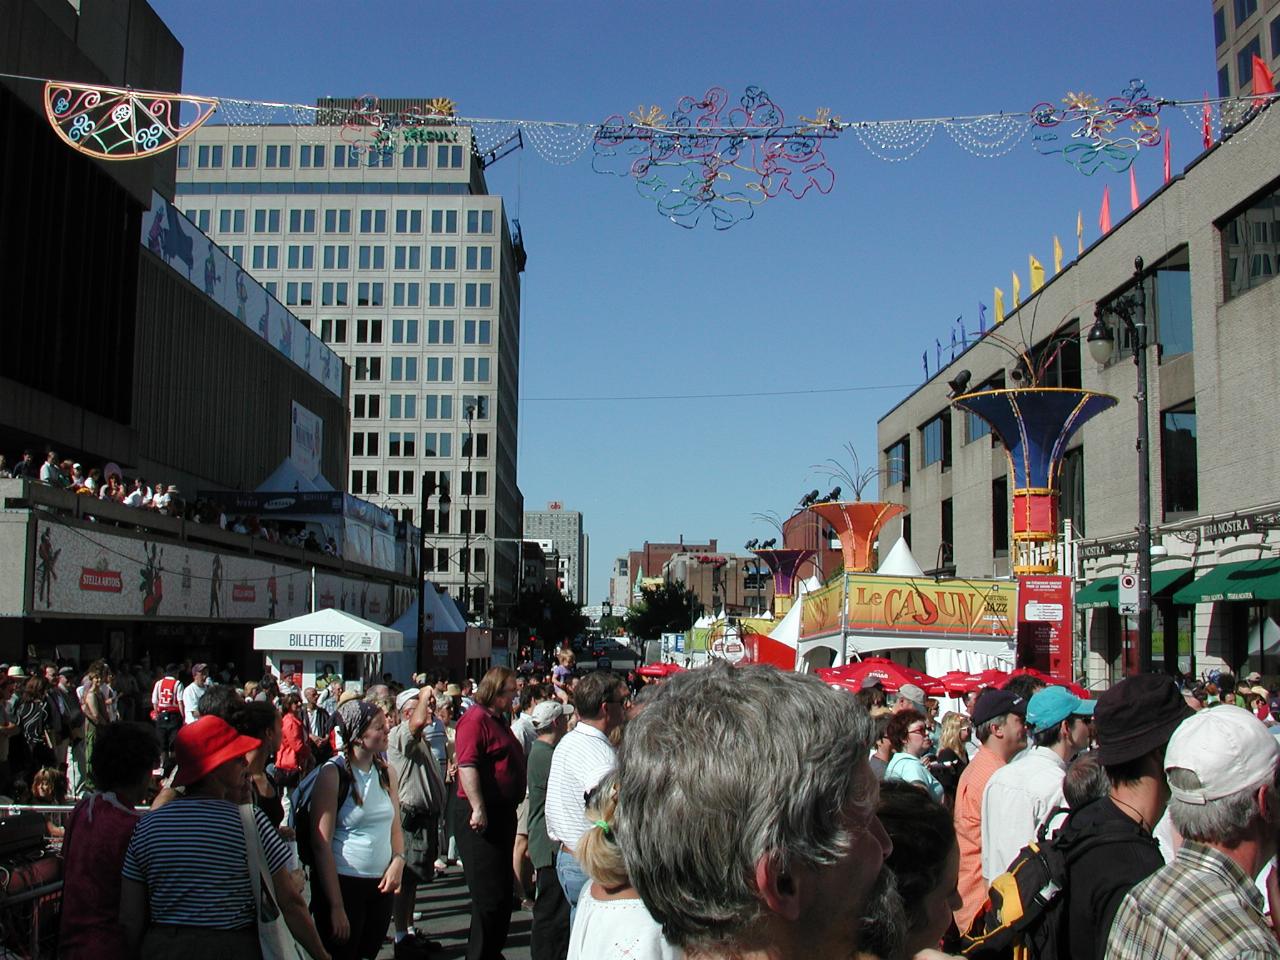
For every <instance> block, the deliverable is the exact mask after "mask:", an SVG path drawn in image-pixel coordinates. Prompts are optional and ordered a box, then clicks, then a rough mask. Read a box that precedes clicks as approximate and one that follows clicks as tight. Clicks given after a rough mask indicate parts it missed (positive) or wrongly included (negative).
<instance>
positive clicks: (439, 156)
mask: <svg viewBox="0 0 1280 960" xmlns="http://www.w3.org/2000/svg"><path fill="white" fill-rule="evenodd" d="M436 166H437V167H439V168H440V169H442V170H449V169H453V170H458V169H461V168H462V147H451V146H446V145H443V144H442V145H441V146H438V147H436Z"/></svg>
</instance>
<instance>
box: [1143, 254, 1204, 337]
mask: <svg viewBox="0 0 1280 960" xmlns="http://www.w3.org/2000/svg"><path fill="white" fill-rule="evenodd" d="M1154 289H1155V297H1154V298H1153V300H1148V304H1149V305H1152V306H1154V312H1152V313H1151V316H1153V318H1154V321H1155V336H1156V340H1157V342H1158V343H1159V344H1160V359H1161V360H1162V361H1163V360H1167V359H1170V358H1172V357H1180V356H1182V355H1183V354H1185V353H1190V352H1191V351H1192V349H1193V342H1192V324H1191V267H1190V261H1189V260H1188V257H1187V251H1186V250H1185V249H1183V250H1182V251H1180V252H1179V253H1178V254H1175V255H1174V256H1173V257H1171V258H1170V259H1169V261H1167V262H1166V263H1163V264H1161V265H1160V266H1159V267H1157V268H1156V272H1155V288H1154Z"/></svg>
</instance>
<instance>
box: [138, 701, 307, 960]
mask: <svg viewBox="0 0 1280 960" xmlns="http://www.w3.org/2000/svg"><path fill="white" fill-rule="evenodd" d="M261 744H262V741H261V740H258V739H256V738H254V737H246V736H244V735H243V734H239V733H237V732H236V731H235V728H233V727H232V726H231V725H230V724H229V723H227V722H226V721H225V720H223V719H222V718H221V717H215V716H203V717H201V718H200V719H199V720H197V721H196V722H195V723H189V724H187V725H186V726H185V727H183V728H182V729H181V730H180V731H178V735H177V737H176V738H175V743H174V747H175V753H176V755H177V760H178V772H177V774H176V775H175V777H174V781H173V782H174V786H176V787H185V788H186V789H185V792H184V793H182V794H181V795H180V796H177V797H175V798H174V799H173V800H171V801H170V802H169V803H167V804H165V805H164V806H163V807H161V808H160V809H159V810H153V811H152V812H151V813H149V814H147V815H146V816H145V817H143V818H142V820H141V821H139V823H138V826H137V828H136V829H135V830H134V832H133V837H132V839H131V840H130V841H129V847H128V849H127V850H126V851H125V856H124V866H123V868H122V869H121V876H122V877H123V878H124V879H123V882H122V887H121V894H120V922H121V924H122V925H123V926H124V929H125V935H126V941H127V944H128V948H129V950H128V955H129V956H131V957H140V958H142V960H173V958H175V957H181V958H182V960H227V958H229V957H236V958H241V957H248V958H256V957H261V956H262V951H261V948H260V947H259V943H258V929H257V909H256V908H257V897H256V895H255V892H254V890H253V885H252V882H251V879H250V876H251V875H250V870H249V857H250V856H256V853H250V851H249V850H248V849H247V848H246V842H250V843H256V844H261V846H262V853H263V855H264V859H265V860H266V864H267V869H268V871H269V872H270V874H271V883H272V889H273V891H274V893H275V899H276V902H277V903H278V904H279V906H280V912H281V914H282V915H283V916H284V919H285V922H286V924H287V925H288V927H289V932H290V933H292V934H293V936H294V938H295V939H296V940H297V942H298V944H299V945H301V946H302V947H303V948H304V949H305V950H307V951H308V952H309V953H310V954H311V956H313V957H315V958H317V960H329V953H328V951H327V950H326V949H325V948H324V946H323V944H322V943H321V941H320V937H319V935H318V934H317V933H316V928H315V925H314V924H313V923H312V922H311V917H310V916H309V915H308V914H307V908H306V904H305V903H304V902H303V899H302V895H301V894H300V893H299V892H298V888H297V887H296V886H295V885H294V880H293V875H292V873H291V872H290V870H289V866H290V850H289V846H288V844H286V843H285V842H284V840H282V839H281V838H280V834H279V833H277V832H276V829H275V827H273V826H272V825H271V821H270V820H269V819H267V816H266V814H264V813H263V812H262V811H261V810H260V809H254V811H253V815H254V818H253V823H254V826H255V827H256V832H257V836H256V837H254V836H252V835H250V836H249V837H246V832H245V826H244V822H243V821H242V819H241V815H240V807H239V805H240V804H243V803H248V802H249V782H248V766H247V764H246V762H245V754H247V753H249V752H250V751H251V750H255V749H257V748H259V747H260V746H261Z"/></svg>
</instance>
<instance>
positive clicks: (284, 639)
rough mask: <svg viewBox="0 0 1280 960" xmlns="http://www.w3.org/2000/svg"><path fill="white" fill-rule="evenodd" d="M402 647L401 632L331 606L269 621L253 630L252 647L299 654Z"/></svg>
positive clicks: (385, 651) (394, 649)
mask: <svg viewBox="0 0 1280 960" xmlns="http://www.w3.org/2000/svg"><path fill="white" fill-rule="evenodd" d="M403 647H404V634H402V633H401V632H400V631H399V630H394V629H392V628H391V627H384V626H382V625H380V624H377V623H373V622H372V621H369V620H361V619H360V618H359V617H356V616H353V615H352V614H349V613H343V612H342V611H341V610H334V609H332V608H327V609H325V610H317V611H316V612H315V613H306V614H303V615H302V616H300V617H294V618H293V619H292V620H281V621H280V622H279V623H269V624H267V625H266V626H262V627H256V628H255V629H254V631H253V649H255V650H275V651H281V652H285V653H293V654H298V655H302V656H318V655H321V654H331V653H391V652H393V651H396V650H400V649H402V648H403Z"/></svg>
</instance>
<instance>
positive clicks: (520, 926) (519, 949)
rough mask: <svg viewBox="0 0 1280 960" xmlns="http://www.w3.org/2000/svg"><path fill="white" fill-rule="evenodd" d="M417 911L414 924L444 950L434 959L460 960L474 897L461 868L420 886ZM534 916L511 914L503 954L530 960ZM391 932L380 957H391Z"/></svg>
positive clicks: (381, 959)
mask: <svg viewBox="0 0 1280 960" xmlns="http://www.w3.org/2000/svg"><path fill="white" fill-rule="evenodd" d="M417 912H418V913H421V914H422V916H421V918H420V919H419V920H417V921H416V923H415V924H414V925H415V926H416V927H417V928H418V929H419V930H422V931H423V932H425V933H426V934H427V936H428V937H430V938H431V939H432V940H439V941H440V942H441V943H442V944H443V945H444V949H442V950H440V951H438V952H436V953H433V954H431V955H430V960H437V958H439V960H459V958H462V957H465V956H466V953H467V931H468V930H469V929H470V927H471V898H470V896H469V895H468V894H467V884H466V881H464V880H463V879H462V868H461V867H450V868H449V869H448V870H445V871H443V872H442V873H440V874H438V875H437V876H436V879H435V881H434V882H432V883H430V884H428V885H426V886H423V887H419V888H418V908H417ZM532 923H533V917H532V916H531V915H530V914H529V913H528V911H524V910H522V911H519V912H517V913H513V914H512V915H511V932H510V934H508V936H507V946H506V949H505V950H503V952H502V955H503V956H504V957H505V958H506V960H529V930H530V926H531V924H532ZM393 956H394V953H393V951H392V946H391V941H390V933H388V940H387V943H386V944H385V945H384V946H383V948H382V950H381V951H380V952H379V953H378V960H391V958H392V957H393Z"/></svg>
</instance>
